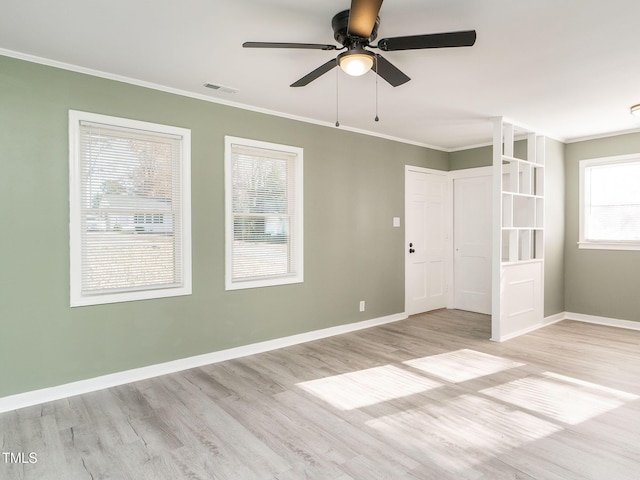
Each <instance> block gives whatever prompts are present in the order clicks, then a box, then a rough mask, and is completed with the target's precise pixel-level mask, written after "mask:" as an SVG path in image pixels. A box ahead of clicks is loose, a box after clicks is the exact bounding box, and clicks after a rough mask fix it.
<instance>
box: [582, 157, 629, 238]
mask: <svg viewBox="0 0 640 480" xmlns="http://www.w3.org/2000/svg"><path fill="white" fill-rule="evenodd" d="M639 186H640V154H636V155H624V156H619V157H608V158H599V159H593V160H582V161H581V162H580V241H579V246H580V248H600V249H614V250H640V187H639Z"/></svg>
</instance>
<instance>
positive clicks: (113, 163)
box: [69, 110, 191, 307]
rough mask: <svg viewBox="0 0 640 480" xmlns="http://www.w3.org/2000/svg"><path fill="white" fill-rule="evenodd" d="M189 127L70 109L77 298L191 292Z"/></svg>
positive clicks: (88, 301)
mask: <svg viewBox="0 0 640 480" xmlns="http://www.w3.org/2000/svg"><path fill="white" fill-rule="evenodd" d="M190 149H191V134H190V131H189V130H186V129H183V128H177V127H169V126H166V125H156V124H152V123H146V122H139V121H134V120H127V119H122V118H115V117H108V116H105V115H97V114H92V113H86V112H78V111H74V110H71V111H69V152H70V155H69V169H70V170H69V175H70V182H69V183H70V247H71V256H70V260H71V272H70V273H71V306H72V307H76V306H82V305H95V304H102V303H113V302H123V301H130V300H141V299H148V298H159V297H170V296H176V295H188V294H190V293H191V231H190V229H191V213H190V210H191V201H190V195H191V192H190V177H191V174H190Z"/></svg>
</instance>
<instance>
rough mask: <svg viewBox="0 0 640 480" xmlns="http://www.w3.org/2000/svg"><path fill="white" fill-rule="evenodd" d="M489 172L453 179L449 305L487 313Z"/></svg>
mask: <svg viewBox="0 0 640 480" xmlns="http://www.w3.org/2000/svg"><path fill="white" fill-rule="evenodd" d="M491 188H492V177H491V173H487V174H486V175H482V176H473V177H462V178H454V180H453V237H454V240H453V242H454V244H453V245H454V248H453V275H454V278H453V285H454V286H453V307H454V308H457V309H460V310H468V311H471V312H478V313H485V314H490V313H491V231H492V227H491V221H492V206H491Z"/></svg>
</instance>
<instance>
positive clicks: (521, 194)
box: [502, 190, 544, 199]
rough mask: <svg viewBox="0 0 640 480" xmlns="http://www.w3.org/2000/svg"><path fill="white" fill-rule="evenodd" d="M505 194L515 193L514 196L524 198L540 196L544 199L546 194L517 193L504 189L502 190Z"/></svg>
mask: <svg viewBox="0 0 640 480" xmlns="http://www.w3.org/2000/svg"><path fill="white" fill-rule="evenodd" d="M502 194H503V195H513V196H514V197H523V198H540V199H543V198H544V195H534V194H531V193H517V192H510V191H508V190H503V191H502Z"/></svg>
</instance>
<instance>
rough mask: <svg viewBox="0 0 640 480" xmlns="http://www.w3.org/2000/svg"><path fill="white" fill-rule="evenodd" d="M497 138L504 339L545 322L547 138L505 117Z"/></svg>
mask: <svg viewBox="0 0 640 480" xmlns="http://www.w3.org/2000/svg"><path fill="white" fill-rule="evenodd" d="M493 137H494V138H493V171H494V181H493V191H494V196H493V209H494V211H493V227H494V235H493V249H494V250H493V271H492V277H493V285H492V287H493V288H492V292H493V293H492V295H493V299H492V332H491V339H492V340H496V341H503V340H507V339H508V338H511V337H514V336H517V335H519V334H521V333H526V332H527V331H530V330H533V329H535V328H538V327H539V326H541V325H542V322H543V320H544V318H543V317H544V286H543V281H544V159H545V138H544V137H543V136H541V135H538V134H536V133H535V132H533V131H531V130H529V129H527V128H525V127H522V126H519V125H516V124H515V123H513V122H510V121H507V120H505V119H504V118H502V117H500V118H497V119H495V123H494V135H493Z"/></svg>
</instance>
